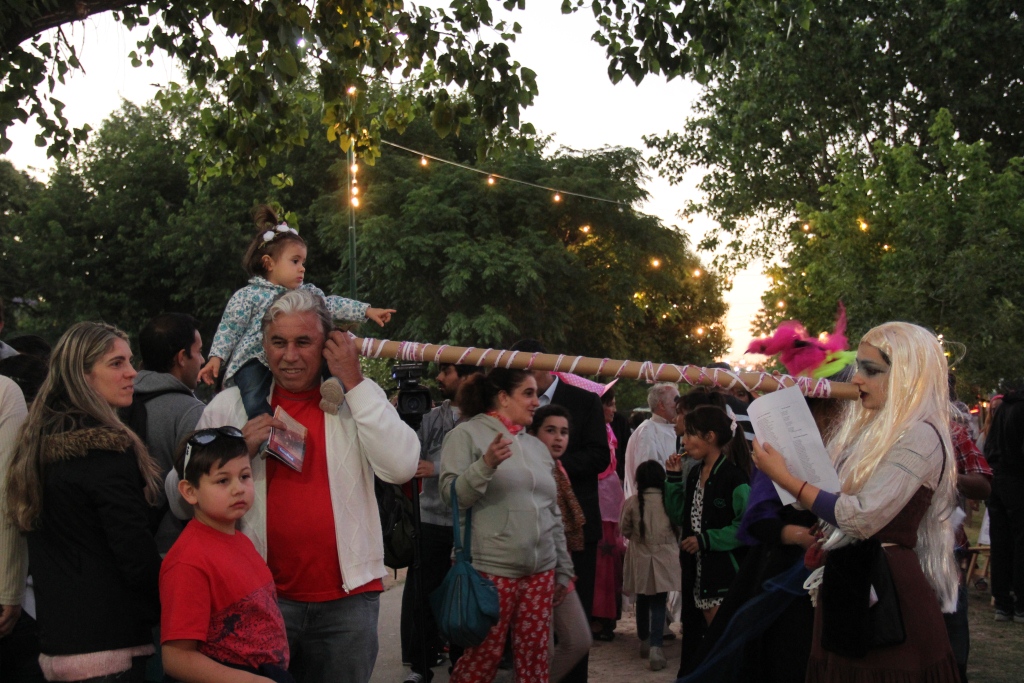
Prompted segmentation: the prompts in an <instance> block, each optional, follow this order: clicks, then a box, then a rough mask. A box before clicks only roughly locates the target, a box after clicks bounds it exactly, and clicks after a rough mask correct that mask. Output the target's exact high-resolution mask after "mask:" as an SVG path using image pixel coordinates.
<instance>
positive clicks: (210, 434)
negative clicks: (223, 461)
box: [181, 425, 242, 473]
mask: <svg viewBox="0 0 1024 683" xmlns="http://www.w3.org/2000/svg"><path fill="white" fill-rule="evenodd" d="M220 436H226V437H227V438H229V439H241V438H242V431H241V430H240V429H238V428H236V427H232V426H231V425H225V426H223V427H210V428H209V429H200V430H199V431H198V432H196V433H195V434H193V435H192V436H190V437H188V443H187V444H186V445H185V458H184V463H182V465H181V471H182V473H184V472H185V468H186V467H188V460H189V458H190V457H192V448H193V447H194V446H209V445H210V444H211V443H213V442H214V441H216V440H217V437H220Z"/></svg>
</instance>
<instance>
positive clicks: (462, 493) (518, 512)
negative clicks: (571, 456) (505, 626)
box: [438, 415, 573, 586]
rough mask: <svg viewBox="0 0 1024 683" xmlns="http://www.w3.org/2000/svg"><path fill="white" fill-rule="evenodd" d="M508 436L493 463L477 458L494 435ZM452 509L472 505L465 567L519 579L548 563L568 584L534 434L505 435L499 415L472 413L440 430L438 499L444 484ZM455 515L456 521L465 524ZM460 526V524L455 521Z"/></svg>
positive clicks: (567, 564)
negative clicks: (454, 501) (508, 452)
mask: <svg viewBox="0 0 1024 683" xmlns="http://www.w3.org/2000/svg"><path fill="white" fill-rule="evenodd" d="M499 433H501V434H503V435H504V436H505V438H507V439H511V440H512V457H510V458H509V459H508V460H506V461H504V462H503V463H501V464H500V465H499V466H498V467H497V468H491V467H488V466H487V464H486V463H485V462H484V460H483V456H484V453H485V452H486V451H487V446H488V445H489V444H490V443H491V441H493V440H494V437H495V435H497V434H499ZM452 481H455V490H456V492H457V493H458V497H459V508H460V509H461V510H466V509H467V508H470V507H472V508H473V537H472V544H473V545H472V549H471V550H472V555H473V566H474V567H475V568H476V569H477V570H479V571H482V572H486V573H488V574H494V575H495V576H503V577H507V578H521V577H524V576H529V575H531V574H538V573H540V572H544V571H547V570H549V569H555V574H556V578H557V581H558V583H560V584H562V585H563V586H564V585H568V583H569V580H570V579H571V578H572V576H573V568H572V561H571V560H570V559H569V551H568V548H567V547H566V545H565V529H564V527H563V526H562V515H561V513H560V512H559V510H558V502H557V487H556V485H555V478H554V476H552V474H551V455H550V454H549V453H548V449H547V447H546V446H544V444H543V443H541V442H540V441H539V440H538V439H536V438H535V437H532V436H530V435H529V434H526V433H525V432H524V433H521V434H519V435H518V436H515V437H513V436H511V435H510V434H509V432H508V430H507V429H505V427H504V425H502V424H501V422H500V421H499V420H497V419H495V418H493V417H490V416H489V415H477V416H476V417H474V418H472V419H470V420H467V421H466V422H463V423H461V424H459V425H458V426H456V427H455V429H453V430H452V431H450V432H449V433H448V436H446V437H445V440H444V447H443V448H442V451H441V477H440V481H439V482H438V483H439V488H440V493H441V498H442V500H444V502H445V503H446V504H448V505H451V483H452ZM465 518H466V516H465V513H462V514H460V516H459V523H460V525H464V524H465ZM463 528H464V526H463Z"/></svg>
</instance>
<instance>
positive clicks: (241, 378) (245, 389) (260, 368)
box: [232, 358, 274, 420]
mask: <svg viewBox="0 0 1024 683" xmlns="http://www.w3.org/2000/svg"><path fill="white" fill-rule="evenodd" d="M232 379H233V380H234V382H235V386H237V387H238V391H239V392H240V393H241V394H242V405H243V406H245V414H246V415H248V416H249V419H250V420H251V419H252V418H254V417H256V416H257V415H273V414H274V411H272V410H271V409H270V403H269V401H268V399H269V398H270V383H271V382H272V381H273V379H274V377H273V375H271V374H270V368H268V367H267V366H266V365H264V364H263V363H261V362H259V361H258V360H256V359H255V358H253V359H252V360H250V361H249V362H247V363H246V364H245V365H243V366H242V367H240V368H238V370H237V371H236V372H235V374H234V375H232Z"/></svg>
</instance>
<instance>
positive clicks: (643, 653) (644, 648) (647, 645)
mask: <svg viewBox="0 0 1024 683" xmlns="http://www.w3.org/2000/svg"><path fill="white" fill-rule="evenodd" d="M650 656H651V639H650V638H644V639H643V640H641V641H640V659H647V658H648V657H650Z"/></svg>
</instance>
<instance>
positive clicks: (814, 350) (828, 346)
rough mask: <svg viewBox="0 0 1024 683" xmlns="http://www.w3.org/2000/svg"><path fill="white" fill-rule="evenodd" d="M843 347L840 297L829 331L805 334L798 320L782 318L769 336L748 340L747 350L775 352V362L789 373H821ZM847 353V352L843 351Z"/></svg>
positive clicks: (797, 374) (817, 374)
mask: <svg viewBox="0 0 1024 683" xmlns="http://www.w3.org/2000/svg"><path fill="white" fill-rule="evenodd" d="M845 349H846V308H845V307H844V306H843V302H841V301H840V302H839V314H838V316H837V318H836V329H835V331H834V332H833V333H832V334H829V333H827V332H824V333H822V335H821V336H820V337H812V336H810V335H809V334H807V328H805V327H804V326H803V323H801V322H800V321H799V320H786V321H785V322H783V323H782V324H780V325H779V326H778V328H777V329H776V330H775V332H774V333H773V334H772V336H770V337H764V338H762V339H755V340H754V341H752V342H750V346H748V347H747V353H760V354H764V355H766V356H775V355H778V357H779V362H780V363H782V365H783V366H784V367H785V368H786V372H788V373H789V374H790V375H793V376H799V375H801V374H804V375H807V376H813V377H824V376H827V374H828V373H826V374H825V375H822V374H821V373H822V371H823V370H824V369H826V368H827V367H828V366H830V365H831V364H832V363H833V362H834V361H838V360H840V352H845ZM849 353H851V352H845V354H849ZM845 354H844V355H845ZM843 365H845V363H843Z"/></svg>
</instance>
